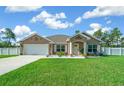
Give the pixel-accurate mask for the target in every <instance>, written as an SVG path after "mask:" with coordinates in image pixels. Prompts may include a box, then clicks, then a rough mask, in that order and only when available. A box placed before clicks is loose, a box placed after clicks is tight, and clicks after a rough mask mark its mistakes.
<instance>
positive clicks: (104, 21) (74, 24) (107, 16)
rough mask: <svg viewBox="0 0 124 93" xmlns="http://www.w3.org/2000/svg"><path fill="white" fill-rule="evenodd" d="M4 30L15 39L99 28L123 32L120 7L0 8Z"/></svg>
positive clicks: (0, 18)
mask: <svg viewBox="0 0 124 93" xmlns="http://www.w3.org/2000/svg"><path fill="white" fill-rule="evenodd" d="M76 19H77V20H76ZM6 27H9V28H11V29H12V30H13V31H14V32H15V33H16V34H17V36H18V39H20V38H22V37H24V36H26V35H28V34H31V33H33V32H37V33H39V34H41V35H43V36H49V35H53V34H66V35H73V34H74V33H75V30H80V31H86V32H88V33H90V34H92V33H93V32H95V31H96V30H98V29H99V28H101V29H103V31H107V30H111V29H112V28H114V27H118V28H119V29H120V30H121V32H122V33H124V7H95V6H42V7H40V6H38V7H17V6H16V7H14V6H13V7H0V29H3V28H6Z"/></svg>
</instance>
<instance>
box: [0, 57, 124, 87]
mask: <svg viewBox="0 0 124 93" xmlns="http://www.w3.org/2000/svg"><path fill="white" fill-rule="evenodd" d="M0 85H19V86H20V85H26V86H27V85H34V86H35V85H36V86H39V85H46V86H47V85H51V86H53V85H57V86H58V85H62V86H64V85H73V86H77V85H81V86H82V85H85V86H86V85H90V86H92V85H124V56H108V57H100V58H92V59H41V60H38V61H36V62H34V63H31V64H29V65H26V66H24V67H22V68H19V69H17V70H15V71H12V72H9V73H7V74H5V75H2V76H0Z"/></svg>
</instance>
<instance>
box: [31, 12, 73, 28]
mask: <svg viewBox="0 0 124 93" xmlns="http://www.w3.org/2000/svg"><path fill="white" fill-rule="evenodd" d="M65 18H67V17H66V15H65V13H63V12H61V13H56V14H50V13H48V12H46V11H42V12H41V13H40V14H38V15H37V16H35V17H33V18H32V19H31V22H32V23H36V22H38V21H39V22H43V23H44V24H45V25H47V26H48V27H49V28H51V29H66V28H69V27H72V26H73V24H72V23H69V22H67V21H64V20H63V19H65Z"/></svg>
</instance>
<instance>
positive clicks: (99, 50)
mask: <svg viewBox="0 0 124 93" xmlns="http://www.w3.org/2000/svg"><path fill="white" fill-rule="evenodd" d="M97 51H98V52H99V53H100V52H101V46H100V45H97Z"/></svg>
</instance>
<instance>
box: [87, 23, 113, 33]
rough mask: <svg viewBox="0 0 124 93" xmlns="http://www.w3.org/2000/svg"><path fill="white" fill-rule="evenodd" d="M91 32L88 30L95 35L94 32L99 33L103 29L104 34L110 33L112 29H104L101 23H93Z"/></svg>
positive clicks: (88, 31)
mask: <svg viewBox="0 0 124 93" xmlns="http://www.w3.org/2000/svg"><path fill="white" fill-rule="evenodd" d="M90 28H91V29H90V30H87V31H86V32H87V33H89V34H91V35H93V33H94V32H96V31H98V30H99V29H102V32H105V31H109V30H110V29H111V28H110V27H102V25H101V24H99V23H92V24H90Z"/></svg>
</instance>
